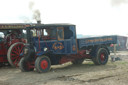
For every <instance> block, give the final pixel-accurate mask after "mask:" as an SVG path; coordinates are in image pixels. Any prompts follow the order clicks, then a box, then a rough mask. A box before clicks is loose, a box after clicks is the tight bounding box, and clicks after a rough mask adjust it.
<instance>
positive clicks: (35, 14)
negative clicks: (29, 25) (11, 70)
mask: <svg viewBox="0 0 128 85" xmlns="http://www.w3.org/2000/svg"><path fill="white" fill-rule="evenodd" d="M34 6H35V3H34V2H29V9H30V11H31V12H32V13H33V14H32V18H33V19H34V20H36V21H41V16H40V15H41V13H40V11H39V9H34Z"/></svg>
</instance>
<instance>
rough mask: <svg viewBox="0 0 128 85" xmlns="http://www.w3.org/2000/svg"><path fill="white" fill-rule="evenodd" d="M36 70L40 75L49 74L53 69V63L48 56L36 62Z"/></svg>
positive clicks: (38, 58)
mask: <svg viewBox="0 0 128 85" xmlns="http://www.w3.org/2000/svg"><path fill="white" fill-rule="evenodd" d="M35 68H36V70H37V72H39V73H45V72H48V71H49V70H50V68H51V61H50V59H49V57H47V56H41V57H37V59H36V61H35Z"/></svg>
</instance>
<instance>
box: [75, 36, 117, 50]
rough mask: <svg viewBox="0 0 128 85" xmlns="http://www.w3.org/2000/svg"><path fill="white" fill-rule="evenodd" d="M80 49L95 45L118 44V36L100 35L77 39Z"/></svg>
mask: <svg viewBox="0 0 128 85" xmlns="http://www.w3.org/2000/svg"><path fill="white" fill-rule="evenodd" d="M77 43H78V49H81V48H82V47H88V46H94V45H107V44H116V43H117V36H100V37H90V38H81V39H77Z"/></svg>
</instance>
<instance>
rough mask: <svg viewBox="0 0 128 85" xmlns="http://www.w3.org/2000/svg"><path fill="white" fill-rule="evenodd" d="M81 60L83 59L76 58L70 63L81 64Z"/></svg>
mask: <svg viewBox="0 0 128 85" xmlns="http://www.w3.org/2000/svg"><path fill="white" fill-rule="evenodd" d="M83 61H84V59H77V60H74V61H72V64H74V65H79V64H82V63H83Z"/></svg>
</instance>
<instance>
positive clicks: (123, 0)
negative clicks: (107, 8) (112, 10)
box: [111, 0, 128, 6]
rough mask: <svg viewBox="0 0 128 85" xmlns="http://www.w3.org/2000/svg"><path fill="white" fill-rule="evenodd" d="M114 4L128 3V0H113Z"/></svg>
mask: <svg viewBox="0 0 128 85" xmlns="http://www.w3.org/2000/svg"><path fill="white" fill-rule="evenodd" d="M111 3H112V6H119V5H121V4H125V3H128V0H111Z"/></svg>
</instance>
